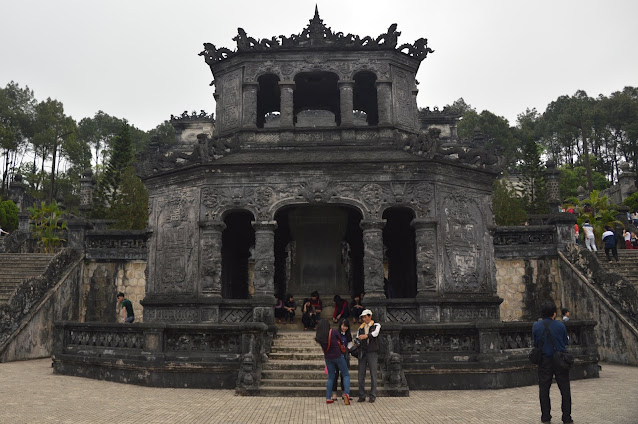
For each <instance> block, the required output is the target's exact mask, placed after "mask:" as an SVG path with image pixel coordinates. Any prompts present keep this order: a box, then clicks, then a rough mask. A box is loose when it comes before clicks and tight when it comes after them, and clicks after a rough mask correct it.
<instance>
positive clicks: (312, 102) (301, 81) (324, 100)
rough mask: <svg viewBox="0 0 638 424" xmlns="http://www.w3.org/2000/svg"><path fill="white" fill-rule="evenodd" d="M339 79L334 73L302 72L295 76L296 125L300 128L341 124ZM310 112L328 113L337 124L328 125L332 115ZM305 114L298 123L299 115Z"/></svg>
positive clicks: (294, 102)
mask: <svg viewBox="0 0 638 424" xmlns="http://www.w3.org/2000/svg"><path fill="white" fill-rule="evenodd" d="M338 80H339V77H338V76H337V75H336V74H334V73H332V72H300V73H298V74H297V75H295V92H294V94H293V104H294V115H295V123H296V124H297V123H298V122H299V126H310V127H313V126H334V125H339V124H340V123H341V115H340V113H341V112H340V111H341V109H340V105H339V87H338V84H337V81H338ZM309 111H328V112H331V114H332V115H334V121H335V124H333V125H326V123H328V122H329V120H330V119H331V115H328V114H325V113H323V114H322V113H316V114H313V113H312V112H310V113H308V112H309ZM300 112H303V115H302V119H301V120H300V121H298V119H297V118H298V117H297V114H299V113H300Z"/></svg>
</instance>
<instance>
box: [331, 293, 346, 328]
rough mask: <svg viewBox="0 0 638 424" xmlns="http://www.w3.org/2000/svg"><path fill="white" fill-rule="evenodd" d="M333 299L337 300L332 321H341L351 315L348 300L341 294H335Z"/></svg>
mask: <svg viewBox="0 0 638 424" xmlns="http://www.w3.org/2000/svg"><path fill="white" fill-rule="evenodd" d="M333 300H334V302H335V310H334V312H333V313H332V322H339V321H340V320H341V319H342V318H348V317H349V316H350V308H349V307H348V301H347V300H343V299H342V298H341V296H339V295H335V297H334V298H333Z"/></svg>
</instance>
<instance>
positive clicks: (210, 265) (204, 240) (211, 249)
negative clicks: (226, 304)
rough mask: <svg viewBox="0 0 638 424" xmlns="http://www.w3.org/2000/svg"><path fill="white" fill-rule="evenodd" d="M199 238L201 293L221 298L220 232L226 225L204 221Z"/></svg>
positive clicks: (219, 222)
mask: <svg viewBox="0 0 638 424" xmlns="http://www.w3.org/2000/svg"><path fill="white" fill-rule="evenodd" d="M200 226H201V227H202V230H201V238H200V269H199V279H200V286H201V292H202V294H204V295H209V296H221V292H222V284H221V273H222V256H221V251H222V231H223V230H224V228H226V224H224V223H223V222H221V221H205V222H204V223H202V224H200Z"/></svg>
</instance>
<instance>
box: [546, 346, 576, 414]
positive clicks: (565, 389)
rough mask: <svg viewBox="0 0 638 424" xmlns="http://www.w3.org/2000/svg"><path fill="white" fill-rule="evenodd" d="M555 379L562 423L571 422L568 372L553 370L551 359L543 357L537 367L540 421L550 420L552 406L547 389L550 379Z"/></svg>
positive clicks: (570, 395)
mask: <svg viewBox="0 0 638 424" xmlns="http://www.w3.org/2000/svg"><path fill="white" fill-rule="evenodd" d="M554 376H555V377H556V384H558V389H559V390H560V395H561V398H562V401H561V405H560V406H561V410H562V412H563V416H562V420H563V422H568V423H569V422H572V393H571V389H570V387H569V371H560V370H557V369H555V367H554V364H553V361H552V358H547V357H545V356H543V362H542V363H541V364H540V365H539V366H538V397H539V399H540V402H541V421H549V420H551V418H552V416H551V410H552V405H551V402H550V400H549V388H550V387H551V385H552V377H554Z"/></svg>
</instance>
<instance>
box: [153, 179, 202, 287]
mask: <svg viewBox="0 0 638 424" xmlns="http://www.w3.org/2000/svg"><path fill="white" fill-rule="evenodd" d="M157 203H158V221H157V227H158V228H157V239H158V242H157V246H156V252H155V256H156V262H155V267H154V272H155V287H154V288H155V293H158V294H167V293H192V292H193V291H194V269H195V266H196V264H197V256H196V252H197V245H196V242H197V240H198V237H197V235H196V233H195V228H194V226H195V223H196V222H197V211H196V208H195V205H196V196H195V194H194V193H193V191H192V190H181V191H175V192H173V193H170V194H166V195H165V196H163V197H162V198H161V199H158V201H157ZM194 254H195V256H194Z"/></svg>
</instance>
